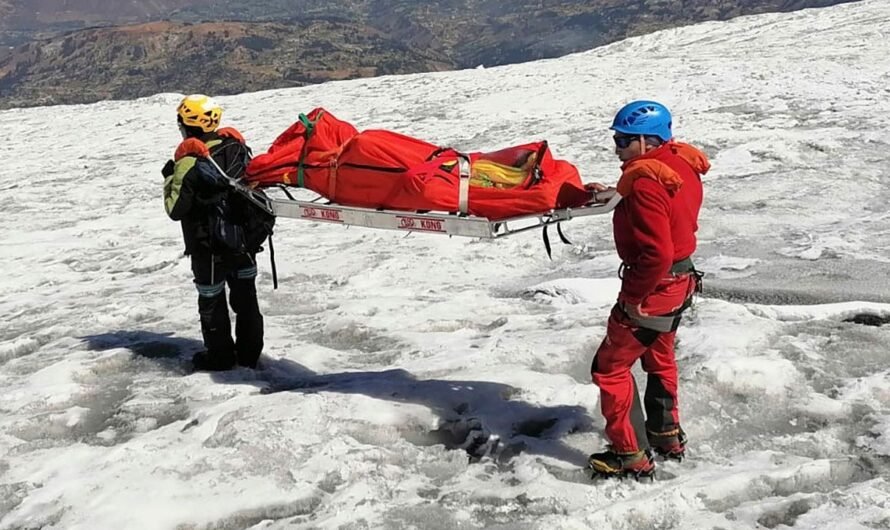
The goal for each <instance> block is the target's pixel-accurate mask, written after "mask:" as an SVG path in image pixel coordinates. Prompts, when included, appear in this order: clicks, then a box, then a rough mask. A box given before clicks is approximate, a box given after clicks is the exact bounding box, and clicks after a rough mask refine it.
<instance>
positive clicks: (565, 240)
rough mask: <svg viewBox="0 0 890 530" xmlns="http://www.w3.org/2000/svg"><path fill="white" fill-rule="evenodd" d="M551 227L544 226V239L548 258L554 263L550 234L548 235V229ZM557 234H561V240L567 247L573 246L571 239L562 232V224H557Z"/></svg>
mask: <svg viewBox="0 0 890 530" xmlns="http://www.w3.org/2000/svg"><path fill="white" fill-rule="evenodd" d="M548 226H550V225H544V231H543V238H544V249H545V250H546V251H547V257H548V258H550V260H551V261H553V253H552V249H551V248H550V234H548V233H547V227H548ZM556 233H557V234H559V240H560V241H562V242H563V243H565V244H566V245H571V244H573V243H572V242H571V241H569V238H567V237H566V235H565V234H564V233H563V232H562V222H559V223H556Z"/></svg>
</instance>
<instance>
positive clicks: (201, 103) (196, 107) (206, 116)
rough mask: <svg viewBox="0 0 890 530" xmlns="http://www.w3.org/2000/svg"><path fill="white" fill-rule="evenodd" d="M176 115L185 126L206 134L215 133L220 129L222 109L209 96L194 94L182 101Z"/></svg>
mask: <svg viewBox="0 0 890 530" xmlns="http://www.w3.org/2000/svg"><path fill="white" fill-rule="evenodd" d="M176 113H177V114H178V115H179V119H180V120H181V121H182V124H183V125H187V126H189V127H197V128H198V129H201V130H202V131H204V132H213V131H215V130H216V128H217V127H219V120H220V119H221V118H222V107H220V106H219V105H217V104H216V102H215V101H213V99H211V98H210V97H209V96H205V95H203V94H192V95H191V96H186V97H184V98H183V99H182V101H181V102H180V103H179V108H177V109H176Z"/></svg>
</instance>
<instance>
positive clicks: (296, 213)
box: [208, 157, 621, 239]
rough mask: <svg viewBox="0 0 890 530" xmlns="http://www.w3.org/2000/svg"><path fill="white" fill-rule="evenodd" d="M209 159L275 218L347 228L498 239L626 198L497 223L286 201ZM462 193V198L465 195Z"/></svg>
mask: <svg viewBox="0 0 890 530" xmlns="http://www.w3.org/2000/svg"><path fill="white" fill-rule="evenodd" d="M208 160H209V161H210V163H211V164H213V166H214V167H215V168H216V169H217V171H219V173H220V174H221V175H223V177H225V179H226V180H227V181H228V182H229V184H231V185H232V187H234V188H235V189H236V190H238V191H239V192H240V193H242V194H244V195H245V196H246V197H247V198H248V199H249V200H251V201H252V202H254V203H255V204H256V205H257V206H259V207H261V208H263V209H264V210H266V211H267V212H269V213H271V214H273V215H275V216H276V217H287V218H291V219H308V220H312V221H320V222H323V223H334V224H339V225H343V226H362V227H365V228H379V229H384V230H399V231H401V232H409V233H410V232H424V233H428V234H445V235H449V236H462V237H478V238H482V239H499V238H503V237H507V236H510V235H513V234H518V233H521V232H526V231H528V230H534V229H536V228H541V227H546V226H549V225H552V224H558V223H561V222H563V221H570V220H572V219H576V218H578V217H587V216H589V215H602V214H605V213H609V212H611V211H612V210H614V209H615V207H616V206H618V203H619V202H621V195H619V194H618V192H616V191H615V190H611V189H610V190H607V191H601V192H598V193H597V194H596V196H597V202H594V203H589V204H586V205H584V206H580V207H576V208H561V209H558V210H549V211H547V212H543V213H537V214H523V215H518V216H516V217H510V218H507V219H500V220H497V221H492V220H491V219H487V218H485V217H477V216H473V215H462V214H457V213H443V212H438V213H437V212H425V213H420V212H410V211H403V210H382V209H379V210H378V209H374V208H360V207H356V206H342V205H339V204H335V203H330V204H322V203H319V202H315V201H301V200H296V199H293V198H292V197H290V194H289V193H287V190H286V189H285V190H284V191H285V194H286V195H288V198H287V199H279V198H269V197H267V196H263V195H262V194H258V193H254V191H253V189H252V188H250V187H248V186H246V185H244V184H243V183H242V182H240V181H238V180H236V179H233V178H232V177H230V176H228V175H227V174H226V172H225V171H223V169H222V168H221V167H219V165H218V164H217V163H216V161H215V160H213V158H212V157H208ZM461 195H462V196H463V193H462V194H461ZM600 201H605V202H600ZM462 202H463V198H462Z"/></svg>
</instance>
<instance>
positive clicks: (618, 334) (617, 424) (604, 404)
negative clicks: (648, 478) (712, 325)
mask: <svg viewBox="0 0 890 530" xmlns="http://www.w3.org/2000/svg"><path fill="white" fill-rule="evenodd" d="M694 289H695V280H694V278H693V277H692V275H683V276H678V277H673V276H672V277H669V278H665V279H664V280H662V282H661V283H660V284H659V285H658V287H657V288H656V289H655V291H654V292H653V293H652V294H651V295H650V296H649V297H647V298H646V300H644V302H643V305H642V309H643V311H644V312H646V313H647V314H650V315H667V314H670V313H672V312H675V311H677V310H678V309H679V308H681V307H682V306H683V304H684V302H685V301H686V300H687V299H688V298H689V297H690V296H691V295H692V292H693V291H694ZM675 336H676V331H669V332H657V331H653V330H650V329H646V328H641V327H637V325H636V324H634V323H633V322H632V321H631V320H630V319H629V318H628V317H627V314H626V313H625V312H624V310H622V309H621V307H620V306H619V305H615V307H613V308H612V313H611V315H609V323H608V327H607V330H606V337H605V338H604V339H603V342H602V344H600V347H599V349H598V350H597V352H596V355H595V356H594V357H593V365H592V366H591V368H590V371H591V375H592V377H593V382H594V383H595V384H596V385H597V386H599V387H600V407H601V409H602V413H603V416H604V417H605V418H606V437H607V438H609V441H610V442H611V443H612V449H613V450H614V451H616V452H619V453H631V452H635V451H638V450H640V449H645V448H647V447H649V442H648V440H647V436H646V429H648V430H650V431H652V432H656V433H660V432H666V431H670V430H673V429H676V428H677V427H678V426H679V424H680V416H679V412H678V410H677V361H676V359H675V358H674V337H675ZM637 359H642V364H643V370H645V371H646V372H647V373H648V374H649V378H648V382H647V385H646V395H645V397H644V399H643V402H644V405H645V410H646V417H645V418H644V417H643V406H641V405H640V395H639V392H638V391H637V385H636V381H635V380H634V377H633V375H632V374H631V372H630V369H631V367H632V366H633V364H634V363H635V362H636V361H637Z"/></svg>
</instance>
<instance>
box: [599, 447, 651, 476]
mask: <svg viewBox="0 0 890 530" xmlns="http://www.w3.org/2000/svg"><path fill="white" fill-rule="evenodd" d="M587 464H588V466H589V467H590V469H592V470H593V472H594V476H599V477H604V478H613V477H617V478H622V477H628V476H629V477H634V478H635V479H637V480H640V479H641V478H654V477H655V460H654V459H653V458H652V454H651V453H650V452H649V451H648V450H645V451H636V452H633V453H616V452H615V451H613V450H612V449H609V450H608V451H604V452H602V453H594V454H592V455H590V458H589V459H588V460H587Z"/></svg>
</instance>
